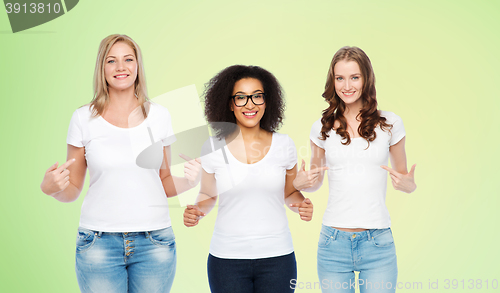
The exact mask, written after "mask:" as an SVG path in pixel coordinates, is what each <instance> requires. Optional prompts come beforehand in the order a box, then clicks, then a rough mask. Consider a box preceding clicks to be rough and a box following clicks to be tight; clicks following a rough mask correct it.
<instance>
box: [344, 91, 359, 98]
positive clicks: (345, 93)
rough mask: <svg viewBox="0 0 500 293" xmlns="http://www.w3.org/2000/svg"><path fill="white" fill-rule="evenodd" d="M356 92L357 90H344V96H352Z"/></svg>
mask: <svg viewBox="0 0 500 293" xmlns="http://www.w3.org/2000/svg"><path fill="white" fill-rule="evenodd" d="M355 93H356V92H355V91H354V92H342V94H344V96H346V97H350V96H352V95H354V94H355Z"/></svg>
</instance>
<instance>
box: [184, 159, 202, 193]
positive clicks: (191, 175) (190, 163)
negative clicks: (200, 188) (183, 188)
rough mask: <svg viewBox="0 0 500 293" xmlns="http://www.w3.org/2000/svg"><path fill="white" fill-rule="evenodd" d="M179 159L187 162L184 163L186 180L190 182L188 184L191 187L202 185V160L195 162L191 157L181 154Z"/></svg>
mask: <svg viewBox="0 0 500 293" xmlns="http://www.w3.org/2000/svg"><path fill="white" fill-rule="evenodd" d="M179 157H181V158H183V159H184V160H186V163H184V178H186V179H187V180H188V183H189V185H190V186H191V187H195V186H196V185H198V183H200V180H201V160H200V158H197V159H195V160H193V159H191V158H190V157H188V156H186V155H184V154H179Z"/></svg>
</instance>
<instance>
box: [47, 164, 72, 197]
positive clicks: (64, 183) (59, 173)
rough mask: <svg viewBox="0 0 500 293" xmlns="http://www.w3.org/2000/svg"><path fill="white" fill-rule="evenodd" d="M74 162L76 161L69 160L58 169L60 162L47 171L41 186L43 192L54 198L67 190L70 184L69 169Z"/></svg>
mask: <svg viewBox="0 0 500 293" xmlns="http://www.w3.org/2000/svg"><path fill="white" fill-rule="evenodd" d="M74 162H75V159H69V160H68V161H67V162H66V163H64V164H62V165H61V166H59V168H58V167H57V166H58V165H59V163H58V162H56V163H55V164H54V165H52V166H50V168H48V169H47V171H45V175H44V176H43V181H42V184H40V188H41V189H42V192H43V193H45V194H47V195H51V196H53V195H54V194H57V193H59V192H61V191H63V190H64V189H66V187H68V186H69V184H70V182H69V170H68V169H67V168H68V167H69V166H71V164H73V163H74Z"/></svg>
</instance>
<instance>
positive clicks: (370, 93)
mask: <svg viewBox="0 0 500 293" xmlns="http://www.w3.org/2000/svg"><path fill="white" fill-rule="evenodd" d="M343 60H344V61H354V62H356V63H357V64H358V66H359V68H360V70H361V77H362V80H363V88H362V90H361V97H360V99H361V102H362V108H361V110H360V111H359V114H358V115H356V118H358V117H360V118H361V123H360V124H359V127H358V133H359V135H360V136H361V137H363V138H364V139H366V141H368V146H369V145H370V142H371V141H374V140H375V138H377V133H376V132H375V128H376V127H377V126H378V125H380V128H381V129H382V130H384V131H385V130H389V131H390V129H391V128H392V125H390V124H388V123H386V119H385V117H381V116H380V113H379V112H378V110H377V98H376V90H375V74H374V73H373V68H372V64H371V62H370V58H368V56H367V55H366V53H365V52H364V51H363V50H361V49H360V48H358V47H342V48H340V50H338V51H337V53H335V55H334V56H333V59H332V62H331V64H330V69H329V70H328V77H327V78H326V85H325V91H324V92H323V95H322V96H323V98H325V100H326V101H327V102H328V104H329V106H328V108H326V109H325V110H324V111H323V117H321V124H323V127H322V128H321V137H320V139H322V140H326V138H327V137H329V135H328V132H329V131H330V130H332V129H333V125H334V123H335V121H338V122H339V127H337V129H335V131H336V133H337V134H338V135H340V136H341V137H342V139H343V140H345V141H344V142H342V144H343V145H348V144H350V143H351V137H350V136H349V132H348V131H347V119H346V118H345V117H344V112H345V109H346V106H345V103H344V101H342V99H341V98H340V97H339V96H338V95H337V92H336V91H335V73H334V72H333V69H334V67H335V64H337V63H338V62H340V61H343Z"/></svg>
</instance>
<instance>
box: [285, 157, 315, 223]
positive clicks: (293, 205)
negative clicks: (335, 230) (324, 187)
mask: <svg viewBox="0 0 500 293" xmlns="http://www.w3.org/2000/svg"><path fill="white" fill-rule="evenodd" d="M296 176H297V165H295V166H294V167H293V168H292V169H290V170H287V172H286V177H285V204H286V205H287V207H288V208H289V209H290V210H291V211H294V212H296V213H298V214H299V215H300V218H301V219H302V220H304V221H310V220H311V219H312V215H313V204H312V202H311V200H310V199H308V198H304V196H303V195H302V193H301V192H300V191H299V190H297V189H295V187H294V186H293V181H294V179H295V177H296Z"/></svg>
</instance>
